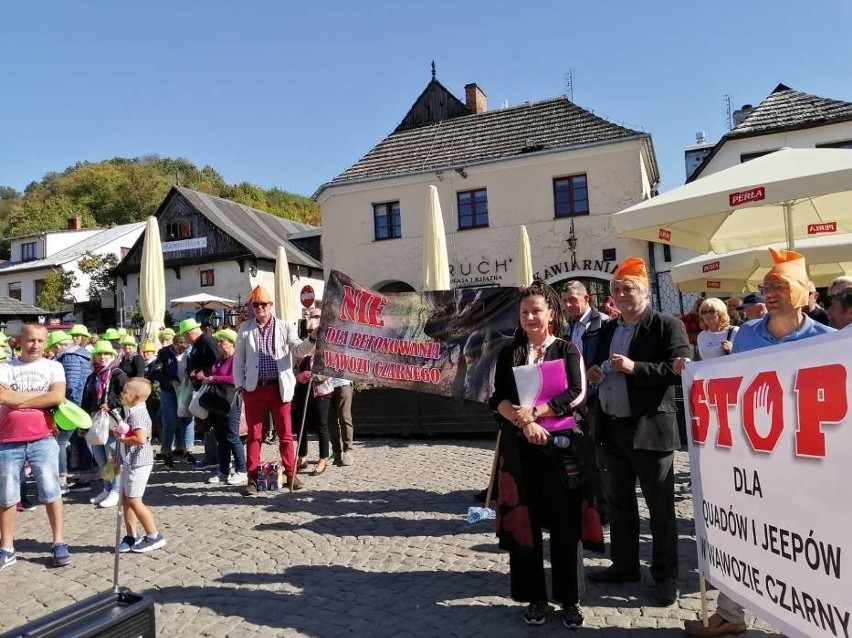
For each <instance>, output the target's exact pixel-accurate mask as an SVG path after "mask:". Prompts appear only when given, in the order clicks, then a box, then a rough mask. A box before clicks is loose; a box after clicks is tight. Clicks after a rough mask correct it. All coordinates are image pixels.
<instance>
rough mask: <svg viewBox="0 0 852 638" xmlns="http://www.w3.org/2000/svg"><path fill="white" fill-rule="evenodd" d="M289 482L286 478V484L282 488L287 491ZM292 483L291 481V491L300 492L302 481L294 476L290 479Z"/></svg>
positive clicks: (302, 485)
mask: <svg viewBox="0 0 852 638" xmlns="http://www.w3.org/2000/svg"><path fill="white" fill-rule="evenodd" d="M290 480H291V479H290V478H289V477H288V478H287V482H286V483H285V484H284V487H285V488H287V489H290ZM292 481H293V489H294V490H300V489H302V488H303V487H304V486H305V484H304V483H302V479H300V478H299V477H298V476H294V477H293V478H292Z"/></svg>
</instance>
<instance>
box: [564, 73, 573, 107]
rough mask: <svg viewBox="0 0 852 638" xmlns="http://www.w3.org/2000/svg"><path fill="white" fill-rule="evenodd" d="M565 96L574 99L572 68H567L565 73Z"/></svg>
mask: <svg viewBox="0 0 852 638" xmlns="http://www.w3.org/2000/svg"><path fill="white" fill-rule="evenodd" d="M565 97H567V98H568V99H569V100H571V101H572V102H573V101H574V69H568V73H566V74H565Z"/></svg>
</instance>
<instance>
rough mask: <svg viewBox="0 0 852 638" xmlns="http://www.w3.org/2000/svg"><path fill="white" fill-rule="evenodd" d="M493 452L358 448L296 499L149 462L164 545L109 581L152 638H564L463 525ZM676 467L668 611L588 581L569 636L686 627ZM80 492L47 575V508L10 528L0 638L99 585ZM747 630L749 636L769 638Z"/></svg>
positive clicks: (102, 562) (433, 446)
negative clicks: (677, 563)
mask: <svg viewBox="0 0 852 638" xmlns="http://www.w3.org/2000/svg"><path fill="white" fill-rule="evenodd" d="M264 447H265V448H267V449H265V453H264V456H265V458H269V457H270V455H271V454H273V451H272V450H271V449H268V446H264ZM492 450H493V440H481V439H480V440H468V439H459V440H435V439H428V440H417V439H366V440H364V441H361V442H359V443H358V445H357V447H356V454H355V462H356V463H355V465H353V466H351V467H346V468H337V467H330V468H329V470H328V471H327V472H326V473H325V474H323V475H322V476H318V477H306V478H305V481H306V483H307V487H306V489H305V490H303V491H301V492H296V493H294V494H289V493H276V494H269V495H261V496H258V497H256V498H251V499H249V498H245V497H243V496H240V494H239V490H238V488H231V487H227V486H221V487H220V486H216V485H208V484H206V483H205V482H204V479H206V478H207V474H206V473H202V472H199V471H192V470H190V469H188V468H187V466H183V468H181V467H180V463H178V465H177V467H176V468H175V469H174V470H171V471H169V470H166V469H164V468H163V467H162V466H159V465H158V466H157V469H156V470H155V472H154V474H153V475H152V480H151V485H150V486H149V492H148V494H146V501H147V502H148V503H149V504H150V505H151V506H152V508H153V511H154V515H155V517H156V519H157V522H158V524H159V527H160V529H161V530H162V531H163V533H164V534H165V535H166V537H167V539H168V546H167V547H166V548H165V549H163V550H158V551H155V552H152V553H150V554H140V555H136V554H129V555H124V556H122V559H121V577H120V580H121V584H122V585H126V586H128V587H130V588H131V589H132V590H133V591H135V592H137V593H141V592H148V593H151V594H152V595H153V596H154V598H155V600H156V603H157V625H158V635H159V636H164V637H170V636H210V637H223V638H224V637H229V638H241V637H266V636H317V637H337V636H370V637H373V636H394V637H396V636H465V637H469V636H494V635H498V636H554V635H565V633H566V632H568V631H569V630H567V629H564V628H563V627H562V626H561V623H560V622H559V619H558V616H556V615H552V616H551V617H550V618H549V620H548V622H547V623H546V624H545V625H544V626H543V627H540V628H539V627H535V628H532V627H527V626H525V625H524V624H523V621H522V612H523V608H524V606H523V605H520V604H518V603H514V602H513V601H512V600H511V599H509V598H508V597H507V595H506V594H507V591H508V586H509V583H508V575H507V573H508V558H507V555H506V554H505V553H504V552H501V551H499V550H498V549H497V547H496V539H495V536H494V534H493V522H491V521H482V522H479V523H476V524H474V525H469V524H468V523H467V522H466V521H465V520H463V516H464V515H465V514H466V512H467V508H468V507H469V506H470V505H472V504H473V503H472V500H471V497H472V494H473V492H474V491H476V490H478V489H480V488H482V487H484V485H485V483H486V482H487V476H488V472H489V470H490V467H491V458H492ZM311 451H312V454H313V453H315V444H313V443H312V448H311ZM687 461H688V458H687V455H686V453H684V452H680V453H678V458H677V465H676V469H677V478H676V480H677V485H676V489H677V498H678V504H677V507H678V512H679V517H680V534H681V541H680V543H681V565H682V569H681V572H682V579H681V582H680V586H681V590H682V597H681V599H680V600H679V602H678V603H677V604H675V605H672V606H670V607H666V608H661V607H658V606H656V605H655V604H654V602H653V597H652V581H651V577H650V574H649V573H648V572H647V568H643V580H642V582H641V583H638V584H633V585H629V586H613V585H594V584H589V585H588V586H587V591H586V594H585V597H584V600H583V605H584V611H585V615H586V627H587V628H585V629H582V630H580V631H579V632H577V634H576V635H582V634H592V633H594V634H595V635H600V636H625V637H629V638H638V637H641V636H665V635H669V636H681V635H683V634H682V632H681V630H680V627H681V625H682V622H683V620H684V619H686V618H695V617H696V616H697V613H698V610H699V609H700V600H699V595H698V579H697V576H696V574H695V572H694V569H695V563H696V559H695V545H694V537H693V530H694V526H693V519H692V504H691V499H690V494H689V483H688V464H687ZM33 490H34V487H33V486H32V485H31V486H30V491H31V493H32V491H33ZM90 496H91V494H87V493H83V494H73V495H71V497H70V498H68V499H67V506H66V509H65V512H66V519H67V535H66V536H67V539H68V541H69V543H70V544H71V552H72V560H73V562H72V564H71V565H70V566H69V567H65V568H62V569H52V568H50V567H49V566H48V552H49V548H50V544H49V542H47V541H48V540H49V535H48V527H47V519H46V515H45V512H44V507H39V508H38V510H37V511H35V512H29V513H23V514H21V515H20V516H19V518H18V529H17V541H16V547H17V550H18V557H19V559H18V563H17V564H16V565H14V566H12V567H10V568H9V569H7V570H4V571H3V572H2V573H0V584H2V592H3V594H2V597H3V611H2V612H0V630H5V629H9V628H11V627H14V626H16V625H18V624H20V623H23V622H24V621H26V620H28V619H34V618H38V617H40V616H42V615H44V614H45V613H47V612H49V611H53V610H56V609H59V608H61V607H64V606H65V605H68V604H71V603H72V602H73V601H76V600H80V599H82V598H85V597H87V596H90V595H93V594H95V593H98V592H101V591H105V590H108V589H110V588H111V584H112V572H113V554H112V551H111V548H112V547H113V538H114V535H115V514H116V513H115V510H114V509H111V510H103V509H97V508H94V507H93V506H91V505H89V504H88V498H89V497H90ZM644 522H645V523H646V524H645V525H644V526H643V531H642V533H643V536H642V541H643V550H642V551H643V560H646V559H647V558H648V556H649V554H650V537H649V536H648V529H647V521H644ZM598 564H601V565H602V564H606V561H604V560H602V559H600V558H598V557H597V555H593V554H588V555H587V557H586V565H587V567H588V566H594V565H598ZM711 596H712V597H713V598H715V592H712V593H711ZM713 607H715V605H714V603H711V609H712V608H713ZM750 622H754V623H755V625H754V626H752V627H751V628H750V631H749V632H748V633H747V634H745V635H746V636H748V637H751V638H754V637H755V636H760V635H765V634H766V633H770V634H771V633H772V630H771V628H769V627H768V626H767V625H765V624H763V623H759V622H756V621H754V619H753V618H751V617H750Z"/></svg>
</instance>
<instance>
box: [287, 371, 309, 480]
mask: <svg viewBox="0 0 852 638" xmlns="http://www.w3.org/2000/svg"><path fill="white" fill-rule="evenodd" d="M313 385H314V378H313V377H311V378H310V380H309V381H308V392H307V393H306V394H305V405H304V406H302V423H301V424H300V425H299V438H298V441H297V442H296V447H295V449H294V450H293V476H291V477H290V481H289V483H290V493H291V494H292V493H293V481H294V480H295V478H296V472H298V471H299V468H298V465H299V448H300V447H301V446H302V436H303V435H304V433H305V419H306V418H307V416H308V399H310V396H311V388H312V387H313Z"/></svg>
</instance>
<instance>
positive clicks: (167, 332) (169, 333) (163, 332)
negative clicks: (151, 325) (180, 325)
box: [157, 328, 175, 339]
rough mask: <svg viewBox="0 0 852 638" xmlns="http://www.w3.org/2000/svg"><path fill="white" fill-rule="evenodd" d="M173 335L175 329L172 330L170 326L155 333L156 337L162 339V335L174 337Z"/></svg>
mask: <svg viewBox="0 0 852 638" xmlns="http://www.w3.org/2000/svg"><path fill="white" fill-rule="evenodd" d="M174 336H175V331H174V330H172V329H171V328H163V329H162V330H160V332H159V333H158V334H157V338H158V339H162V338H163V337H174Z"/></svg>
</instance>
